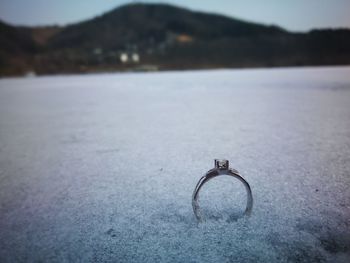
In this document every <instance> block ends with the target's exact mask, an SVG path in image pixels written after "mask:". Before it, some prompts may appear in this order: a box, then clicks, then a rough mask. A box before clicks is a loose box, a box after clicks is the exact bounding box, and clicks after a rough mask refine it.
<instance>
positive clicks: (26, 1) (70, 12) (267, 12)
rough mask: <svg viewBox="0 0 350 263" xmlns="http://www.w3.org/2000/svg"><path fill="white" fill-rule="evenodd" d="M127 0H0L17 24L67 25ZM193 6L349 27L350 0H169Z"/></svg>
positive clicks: (0, 15)
mask: <svg viewBox="0 0 350 263" xmlns="http://www.w3.org/2000/svg"><path fill="white" fill-rule="evenodd" d="M130 2H132V1H126V0H0V19H1V20H3V21H5V22H8V23H11V24H15V25H52V24H59V25H64V24H67V23H73V22H78V21H81V20H85V19H89V18H91V17H94V16H96V15H100V14H102V13H104V12H107V11H109V10H111V9H113V8H115V7H117V6H120V5H122V4H125V3H130ZM138 2H143V3H151V2H153V3H154V2H162V3H170V4H174V5H178V6H183V7H187V8H190V9H193V10H201V11H205V12H214V13H219V14H225V15H228V16H231V17H235V18H241V19H244V20H248V21H254V22H261V23H265V24H275V25H279V26H282V27H284V28H286V29H289V30H292V31H305V30H309V29H311V28H325V27H327V28H328V27H349V28H350V15H349V13H350V0H168V1H138Z"/></svg>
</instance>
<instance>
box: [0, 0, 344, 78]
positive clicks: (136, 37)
mask: <svg viewBox="0 0 350 263" xmlns="http://www.w3.org/2000/svg"><path fill="white" fill-rule="evenodd" d="M348 10H350V3H349V1H347V0H334V1H327V0H321V1H316V0H311V1H303V0H295V1H278V0H268V1H259V0H248V1H229V0H218V1H200V0H188V1H184V0H179V1H175V0H168V1H156V2H155V1H125V0H124V1H122V0H107V1H100V0H76V1H69V0H61V1H54V0H46V1H45V0H28V1H21V0H11V1H9V0H1V1H0V75H1V76H10V75H27V76H33V75H42V74H58V73H84V72H101V71H103V72H105V71H126V70H127V71H157V70H179V69H180V70H182V69H204V68H206V69H207V68H242V67H281V66H306V65H344V64H349V63H350V30H349V29H348V28H349V27H350V16H349V14H348Z"/></svg>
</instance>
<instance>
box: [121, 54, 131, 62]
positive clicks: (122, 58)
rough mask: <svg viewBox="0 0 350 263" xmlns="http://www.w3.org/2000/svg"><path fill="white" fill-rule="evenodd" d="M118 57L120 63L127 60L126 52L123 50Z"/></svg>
mask: <svg viewBox="0 0 350 263" xmlns="http://www.w3.org/2000/svg"><path fill="white" fill-rule="evenodd" d="M119 58H120V61H121V62H122V63H127V62H128V61H129V57H128V54H127V53H125V52H123V53H121V54H120V57H119Z"/></svg>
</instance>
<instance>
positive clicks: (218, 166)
mask: <svg viewBox="0 0 350 263" xmlns="http://www.w3.org/2000/svg"><path fill="white" fill-rule="evenodd" d="M220 175H229V176H232V177H234V178H237V179H238V180H240V181H241V182H242V183H243V185H244V186H245V189H246V191H247V206H246V209H245V211H244V215H246V216H249V215H250V214H251V212H252V208H253V195H252V191H251V189H250V186H249V184H248V182H247V181H246V180H244V179H243V177H241V176H240V175H239V172H238V171H237V170H235V169H230V167H229V161H228V160H218V159H215V168H213V169H211V170H209V171H208V172H207V173H206V174H205V175H204V176H203V177H202V178H201V179H199V181H198V183H197V185H196V188H195V189H194V191H193V195H192V207H193V212H194V215H195V216H196V218H197V220H198V221H200V222H201V221H203V218H202V216H201V213H200V208H199V204H198V196H199V191H200V189H201V188H202V186H203V185H204V184H205V183H206V182H208V181H209V180H210V179H213V178H214V177H216V176H220Z"/></svg>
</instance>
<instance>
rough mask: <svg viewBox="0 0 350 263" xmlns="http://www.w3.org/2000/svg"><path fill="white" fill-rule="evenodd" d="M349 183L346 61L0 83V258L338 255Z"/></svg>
mask: <svg viewBox="0 0 350 263" xmlns="http://www.w3.org/2000/svg"><path fill="white" fill-rule="evenodd" d="M215 158H225V159H228V160H230V165H231V167H233V168H235V169H237V170H238V171H239V172H240V173H241V175H242V176H243V177H244V178H245V179H246V180H247V181H248V182H249V184H250V186H251V188H252V192H253V198H254V207H253V213H252V215H251V217H249V218H247V217H242V216H241V214H242V211H243V209H244V202H245V198H246V197H245V192H244V188H243V186H242V185H240V183H239V181H237V182H236V180H234V179H232V178H226V177H225V176H223V177H220V178H216V179H217V180H212V181H210V182H209V183H208V184H207V185H206V186H205V187H204V188H203V190H202V192H201V196H200V204H201V206H202V208H203V211H205V215H206V221H205V222H204V223H201V224H197V222H196V221H195V217H194V215H193V211H192V206H191V196H192V191H193V190H194V187H195V185H196V183H197V181H198V180H199V178H200V177H201V176H202V175H203V174H205V173H206V172H207V171H208V170H209V169H211V168H213V167H214V159H215ZM349 189H350V67H319V68H284V69H283V68H281V69H246V70H225V69H223V70H205V71H184V72H181V71H179V72H160V73H116V74H112V73H108V74H107V73H106V74H91V75H71V76H48V77H37V78H7V79H0V261H1V262H23V261H26V262H40V261H43V262H72V261H74V262H349V261H350V221H349V220H350V190H349Z"/></svg>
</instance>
